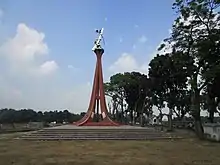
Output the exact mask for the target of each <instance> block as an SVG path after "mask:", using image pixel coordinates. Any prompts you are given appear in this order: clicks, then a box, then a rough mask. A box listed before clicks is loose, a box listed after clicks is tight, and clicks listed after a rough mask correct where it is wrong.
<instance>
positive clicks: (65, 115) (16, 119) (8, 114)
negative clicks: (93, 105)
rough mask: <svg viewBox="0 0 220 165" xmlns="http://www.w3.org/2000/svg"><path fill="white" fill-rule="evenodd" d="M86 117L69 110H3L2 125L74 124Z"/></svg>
mask: <svg viewBox="0 0 220 165" xmlns="http://www.w3.org/2000/svg"><path fill="white" fill-rule="evenodd" d="M82 116H84V113H80V114H74V113H71V112H69V111H68V110H63V111H45V112H42V111H38V112H36V111H34V110H32V109H21V110H15V109H1V110H0V123H1V124H4V123H28V122H47V123H50V122H57V123H63V122H68V123H72V122H74V121H78V120H79V119H81V118H82Z"/></svg>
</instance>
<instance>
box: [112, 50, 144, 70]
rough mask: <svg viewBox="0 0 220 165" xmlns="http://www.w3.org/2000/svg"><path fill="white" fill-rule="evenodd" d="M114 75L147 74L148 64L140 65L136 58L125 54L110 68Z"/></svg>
mask: <svg viewBox="0 0 220 165" xmlns="http://www.w3.org/2000/svg"><path fill="white" fill-rule="evenodd" d="M109 71H110V72H112V73H118V72H131V71H139V72H142V73H147V71H148V64H146V63H143V64H139V63H138V62H137V60H136V59H135V57H134V56H133V55H131V54H128V53H123V54H122V55H121V56H120V57H119V58H118V59H117V60H116V61H115V62H114V63H113V64H112V65H111V66H110V67H109Z"/></svg>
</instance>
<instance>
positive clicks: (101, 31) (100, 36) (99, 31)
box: [92, 28, 104, 51]
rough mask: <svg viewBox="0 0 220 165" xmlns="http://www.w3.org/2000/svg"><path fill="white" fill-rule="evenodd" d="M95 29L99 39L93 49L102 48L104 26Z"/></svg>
mask: <svg viewBox="0 0 220 165" xmlns="http://www.w3.org/2000/svg"><path fill="white" fill-rule="evenodd" d="M95 31H96V33H98V37H97V39H96V40H95V42H94V46H93V48H92V51H94V50H96V49H102V46H101V40H102V39H103V32H104V28H102V29H96V30H95Z"/></svg>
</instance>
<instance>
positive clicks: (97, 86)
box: [74, 49, 119, 126]
mask: <svg viewBox="0 0 220 165" xmlns="http://www.w3.org/2000/svg"><path fill="white" fill-rule="evenodd" d="M94 52H95V54H96V57H97V61H96V68H95V76H94V80H93V88H92V93H91V98H90V102H89V108H88V111H87V113H86V115H85V116H84V117H83V118H82V119H81V120H79V121H77V122H76V123H74V124H75V125H77V126H119V124H118V123H116V122H114V121H112V120H111V119H110V118H109V116H108V110H107V106H106V101H105V92H104V84H103V73H102V55H103V53H104V49H96V50H95V51H94ZM97 102H99V104H96V103H97ZM99 105H100V106H99ZM97 106H99V107H100V110H101V115H102V120H101V121H99V122H94V121H93V118H94V115H95V113H96V112H95V110H96V108H97ZM99 107H98V108H99Z"/></svg>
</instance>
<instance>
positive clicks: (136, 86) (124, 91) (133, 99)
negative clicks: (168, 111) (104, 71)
mask: <svg viewBox="0 0 220 165" xmlns="http://www.w3.org/2000/svg"><path fill="white" fill-rule="evenodd" d="M148 89H149V81H148V78H147V75H144V74H141V73H139V72H131V73H130V72H125V73H124V74H122V73H118V74H115V75H113V76H111V78H110V82H107V83H105V93H106V94H107V95H108V96H111V97H112V100H113V105H114V103H116V102H119V103H121V104H120V105H121V107H124V104H122V102H124V101H125V102H126V103H127V105H128V109H127V111H126V112H129V113H130V118H131V121H133V122H135V120H136V119H137V118H142V114H143V113H144V111H145V110H146V107H150V106H146V105H147V103H146V97H147V93H148V92H147V91H148ZM122 100H123V101H122ZM145 104H146V105H145ZM114 107H116V106H113V109H114ZM121 109H122V108H121ZM121 112H122V113H121V114H122V115H124V113H123V112H124V109H122V110H121ZM134 113H136V114H137V116H136V118H134V116H133V115H134Z"/></svg>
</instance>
